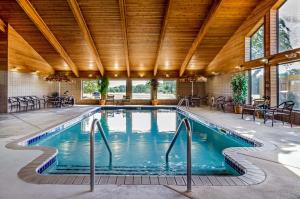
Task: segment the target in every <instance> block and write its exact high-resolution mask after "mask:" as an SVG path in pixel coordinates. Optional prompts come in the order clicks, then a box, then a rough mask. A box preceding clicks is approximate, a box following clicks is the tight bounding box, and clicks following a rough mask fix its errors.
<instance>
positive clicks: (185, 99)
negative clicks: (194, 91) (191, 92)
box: [177, 97, 190, 109]
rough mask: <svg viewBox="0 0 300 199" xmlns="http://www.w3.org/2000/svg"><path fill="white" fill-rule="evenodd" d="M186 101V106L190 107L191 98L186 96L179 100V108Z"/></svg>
mask: <svg viewBox="0 0 300 199" xmlns="http://www.w3.org/2000/svg"><path fill="white" fill-rule="evenodd" d="M184 102H185V108H186V109H189V108H190V102H189V99H188V98H186V97H185V98H182V99H180V100H179V102H178V104H177V107H178V108H179V107H181V106H182V104H183V103H184Z"/></svg>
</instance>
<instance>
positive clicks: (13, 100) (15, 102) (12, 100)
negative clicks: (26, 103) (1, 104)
mask: <svg viewBox="0 0 300 199" xmlns="http://www.w3.org/2000/svg"><path fill="white" fill-rule="evenodd" d="M8 106H9V109H10V112H12V111H13V109H14V108H16V111H18V109H19V102H18V100H17V98H15V97H9V98H8Z"/></svg>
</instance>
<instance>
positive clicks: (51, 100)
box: [46, 96, 62, 107]
mask: <svg viewBox="0 0 300 199" xmlns="http://www.w3.org/2000/svg"><path fill="white" fill-rule="evenodd" d="M46 100H47V106H48V105H51V106H52V107H61V106H62V103H61V99H60V97H58V96H57V97H49V96H47V98H46Z"/></svg>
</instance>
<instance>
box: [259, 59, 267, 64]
mask: <svg viewBox="0 0 300 199" xmlns="http://www.w3.org/2000/svg"><path fill="white" fill-rule="evenodd" d="M260 61H261V62H263V63H265V64H267V63H269V60H268V59H267V58H263V59H261V60H260Z"/></svg>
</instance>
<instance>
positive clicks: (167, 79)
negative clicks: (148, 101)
mask: <svg viewBox="0 0 300 199" xmlns="http://www.w3.org/2000/svg"><path fill="white" fill-rule="evenodd" d="M163 80H165V81H175V82H176V90H175V91H176V94H175V98H168V99H159V98H158V88H157V90H156V96H157V99H158V100H160V101H161V100H162V101H163V100H177V96H178V79H176V78H159V79H157V81H163Z"/></svg>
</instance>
